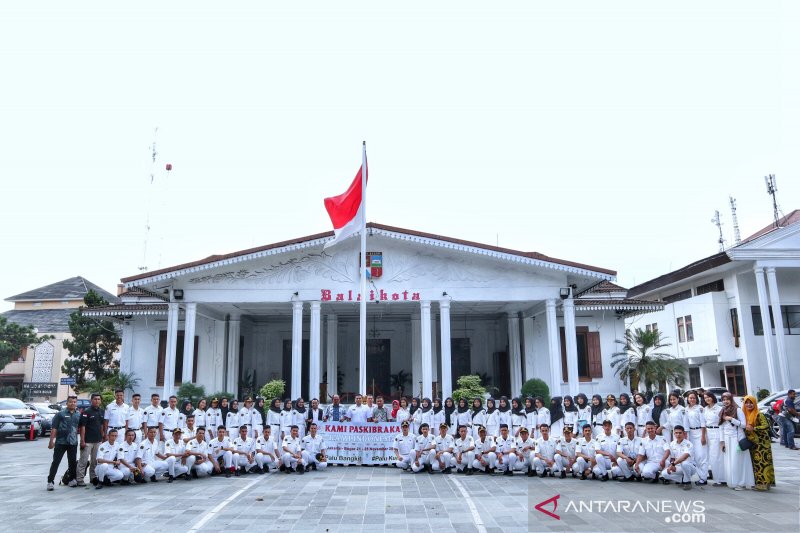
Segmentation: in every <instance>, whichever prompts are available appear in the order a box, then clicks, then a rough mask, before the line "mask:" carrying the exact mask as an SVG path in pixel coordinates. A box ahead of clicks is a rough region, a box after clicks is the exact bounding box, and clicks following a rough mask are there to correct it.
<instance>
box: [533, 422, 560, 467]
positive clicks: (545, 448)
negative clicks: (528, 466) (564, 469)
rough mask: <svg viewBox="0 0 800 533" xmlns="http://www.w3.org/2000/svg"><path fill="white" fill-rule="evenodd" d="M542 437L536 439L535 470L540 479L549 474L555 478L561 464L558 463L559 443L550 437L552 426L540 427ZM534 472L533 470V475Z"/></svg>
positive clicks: (543, 425)
mask: <svg viewBox="0 0 800 533" xmlns="http://www.w3.org/2000/svg"><path fill="white" fill-rule="evenodd" d="M539 433H540V435H541V436H540V437H539V438H538V439H536V448H535V451H534V458H533V465H532V466H533V469H534V470H535V471H536V473H537V474H538V475H539V477H545V476H547V475H548V474H549V475H550V477H553V476H554V475H555V473H556V472H558V471H559V468H560V467H559V464H558V463H557V462H556V449H557V446H558V442H557V441H556V440H555V439H553V438H551V437H550V426H548V425H547V424H542V425H541V426H539ZM532 472H533V470H531V473H532Z"/></svg>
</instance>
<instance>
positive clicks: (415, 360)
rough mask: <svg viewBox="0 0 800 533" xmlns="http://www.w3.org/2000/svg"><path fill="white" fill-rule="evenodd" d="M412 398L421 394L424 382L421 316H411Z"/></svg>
mask: <svg viewBox="0 0 800 533" xmlns="http://www.w3.org/2000/svg"><path fill="white" fill-rule="evenodd" d="M411 381H412V383H411V391H412V394H411V396H418V395H419V394H421V393H420V386H419V384H420V383H421V382H422V326H421V324H420V318H419V315H417V314H416V313H415V314H412V315H411Z"/></svg>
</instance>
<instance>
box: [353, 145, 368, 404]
mask: <svg viewBox="0 0 800 533" xmlns="http://www.w3.org/2000/svg"><path fill="white" fill-rule="evenodd" d="M361 210H362V211H361V257H360V263H361V264H360V265H359V267H360V268H359V270H360V271H361V290H360V294H361V305H360V309H359V346H358V368H359V372H358V391H356V392H357V393H358V394H366V393H367V268H366V261H367V141H363V144H362V150H361Z"/></svg>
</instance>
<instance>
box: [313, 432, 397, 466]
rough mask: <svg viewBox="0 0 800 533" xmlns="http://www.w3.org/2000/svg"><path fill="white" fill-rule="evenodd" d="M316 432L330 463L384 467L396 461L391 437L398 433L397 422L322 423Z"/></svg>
mask: <svg viewBox="0 0 800 533" xmlns="http://www.w3.org/2000/svg"><path fill="white" fill-rule="evenodd" d="M318 430H319V434H320V435H321V436H322V438H323V439H325V446H326V447H327V449H328V452H327V455H328V462H329V463H331V464H339V465H349V464H354V465H359V464H361V465H385V464H392V463H393V461H394V460H395V459H397V456H396V455H395V454H394V437H395V435H397V434H398V433H400V432H401V431H402V430H401V428H400V424H399V423H398V422H379V423H377V424H376V423H366V424H357V423H354V422H324V423H321V424H319V427H318Z"/></svg>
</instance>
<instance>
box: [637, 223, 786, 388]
mask: <svg viewBox="0 0 800 533" xmlns="http://www.w3.org/2000/svg"><path fill="white" fill-rule="evenodd" d="M629 295H630V296H631V297H636V298H646V299H650V300H658V301H661V302H663V303H664V310H663V311H660V312H656V313H653V314H649V315H646V316H641V317H637V318H635V319H629V320H628V326H629V327H640V328H650V329H652V328H657V329H658V330H659V331H661V332H662V333H663V334H664V335H665V336H666V337H667V339H668V341H669V342H670V343H671V344H672V346H670V347H669V348H667V349H666V350H664V351H666V352H668V353H671V354H672V355H675V356H677V357H680V358H682V359H684V360H685V361H686V363H687V364H688V375H687V383H688V384H689V386H690V387H726V388H728V389H729V390H730V391H731V392H733V394H734V395H736V396H744V395H745V394H748V393H752V394H755V393H756V392H757V391H758V390H759V389H767V390H769V391H772V392H776V391H781V390H785V389H788V388H792V387H797V386H800V369H799V368H798V363H800V355H799V354H800V211H797V210H796V211H793V212H792V213H790V214H789V215H787V216H785V217H783V218H782V219H780V220H779V222H778V224H777V225H775V224H772V225H770V226H767V227H765V228H763V229H761V230H760V231H758V232H756V233H755V234H753V235H751V236H750V237H747V238H746V239H744V240H743V241H742V242H741V243H740V244H738V245H736V246H734V247H732V248H730V249H729V250H726V251H724V252H720V253H718V254H715V255H712V256H710V257H706V258H704V259H701V260H699V261H696V262H694V263H692V264H690V265H687V266H685V267H683V268H681V269H678V270H675V271H673V272H669V273H667V274H664V275H662V276H659V277H657V278H655V279H652V280H650V281H647V282H645V283H642V284H641V285H637V286H636V287H633V288H631V289H630V291H629ZM778 325H780V326H778ZM776 326H778V327H776ZM765 332H766V334H765Z"/></svg>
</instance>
